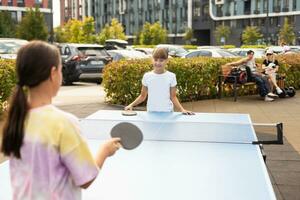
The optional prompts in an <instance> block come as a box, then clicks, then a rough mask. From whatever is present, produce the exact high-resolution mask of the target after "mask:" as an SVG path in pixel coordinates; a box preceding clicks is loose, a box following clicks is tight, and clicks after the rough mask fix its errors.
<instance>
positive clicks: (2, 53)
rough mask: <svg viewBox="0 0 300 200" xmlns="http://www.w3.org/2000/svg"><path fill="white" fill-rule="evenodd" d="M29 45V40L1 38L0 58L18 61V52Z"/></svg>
mask: <svg viewBox="0 0 300 200" xmlns="http://www.w3.org/2000/svg"><path fill="white" fill-rule="evenodd" d="M27 43H28V41H27V40H21V39H14V38H0V58H3V59H16V58H17V53H18V50H19V49H20V48H21V47H22V46H24V45H25V44H27Z"/></svg>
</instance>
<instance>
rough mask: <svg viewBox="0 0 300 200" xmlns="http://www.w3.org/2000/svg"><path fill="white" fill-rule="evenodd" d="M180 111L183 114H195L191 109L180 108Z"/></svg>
mask: <svg viewBox="0 0 300 200" xmlns="http://www.w3.org/2000/svg"><path fill="white" fill-rule="evenodd" d="M181 112H182V114H184V115H194V114H195V113H193V112H192V111H189V110H182V111H181Z"/></svg>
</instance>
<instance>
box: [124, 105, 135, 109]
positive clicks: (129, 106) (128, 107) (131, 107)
mask: <svg viewBox="0 0 300 200" xmlns="http://www.w3.org/2000/svg"><path fill="white" fill-rule="evenodd" d="M132 109H133V106H132V105H128V106H126V107H125V108H124V110H132Z"/></svg>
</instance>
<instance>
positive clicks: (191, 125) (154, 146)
mask: <svg viewBox="0 0 300 200" xmlns="http://www.w3.org/2000/svg"><path fill="white" fill-rule="evenodd" d="M121 112H122V111H111V110H101V111H98V112H96V113H94V114H92V115H90V116H89V117H87V118H85V119H83V120H81V122H80V125H81V128H82V134H83V135H84V136H85V137H86V138H87V141H88V144H89V146H90V149H91V151H92V152H93V153H94V154H95V153H96V152H97V150H98V148H99V146H100V145H101V143H102V142H103V141H104V140H105V139H109V138H110V130H111V129H112V127H113V126H114V125H116V124H118V123H120V122H130V123H133V124H135V125H137V126H138V127H139V128H140V129H141V130H142V132H143V135H144V141H143V142H142V144H141V145H140V146H139V147H137V148H136V149H134V150H131V151H128V150H124V149H120V150H119V151H118V152H117V153H116V154H115V155H114V156H113V157H110V158H109V159H108V160H107V161H106V163H105V164H104V166H103V168H102V170H101V172H100V174H99V176H98V177H97V179H96V180H95V182H94V183H93V184H92V185H91V186H90V187H89V188H88V189H87V190H83V192H82V196H83V199H85V200H90V199H91V200H94V199H103V200H179V199H180V200H182V199H185V200H199V199H203V200H273V199H276V197H275V194H274V190H273V188H272V184H271V181H270V178H269V175H268V172H267V168H266V165H265V163H264V160H263V156H262V154H261V149H260V147H259V145H256V144H253V142H257V141H258V139H257V137H256V134H255V132H254V128H253V125H252V122H251V119H250V117H249V115H247V114H222V113H196V114H195V115H193V116H186V115H182V114H181V113H176V112H174V113H148V112H137V115H136V116H123V115H122V114H121ZM0 177H1V187H0V199H1V200H6V199H10V197H11V188H10V180H9V167H8V162H5V163H3V164H1V165H0Z"/></svg>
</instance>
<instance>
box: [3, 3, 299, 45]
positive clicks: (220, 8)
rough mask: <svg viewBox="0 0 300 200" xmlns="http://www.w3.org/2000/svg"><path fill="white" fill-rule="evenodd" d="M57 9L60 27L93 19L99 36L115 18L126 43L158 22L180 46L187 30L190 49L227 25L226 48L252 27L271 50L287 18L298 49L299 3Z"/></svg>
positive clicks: (208, 42) (99, 5)
mask: <svg viewBox="0 0 300 200" xmlns="http://www.w3.org/2000/svg"><path fill="white" fill-rule="evenodd" d="M0 1H3V0H0ZM6 1H7V0H6ZM20 1H21V0H20ZM61 4H62V5H61V9H62V10H61V12H62V14H61V16H62V24H63V23H64V22H66V21H67V20H68V19H71V18H74V19H82V18H83V16H92V17H94V19H95V23H96V31H97V32H99V31H101V29H102V28H103V27H104V26H105V24H107V23H110V21H111V19H112V18H117V19H118V20H119V21H120V22H121V23H122V24H123V26H124V29H125V33H126V35H127V36H128V38H129V39H130V41H132V38H133V37H134V36H135V35H136V34H137V33H138V32H139V31H140V30H141V29H142V27H143V25H144V24H145V23H146V22H150V23H154V22H156V21H159V22H160V23H161V24H162V26H163V27H164V28H166V29H167V30H168V33H169V39H170V40H169V42H171V43H173V42H176V43H183V42H184V41H183V36H184V33H185V31H186V29H187V28H188V27H189V28H192V29H193V30H194V38H195V40H194V43H195V44H197V45H216V44H219V43H220V41H215V37H214V31H215V29H216V27H217V26H219V25H226V26H229V27H230V28H231V34H230V37H229V39H228V41H225V43H226V44H233V45H236V46H239V45H241V38H242V32H243V30H244V29H245V28H246V27H247V26H257V27H259V28H260V30H261V33H262V34H263V35H264V39H263V40H262V41H261V42H262V43H269V44H274V45H275V44H277V42H278V32H279V30H280V28H281V27H282V25H283V23H284V19H285V18H288V19H289V22H290V23H291V25H292V26H293V27H294V30H295V33H296V37H297V39H296V44H300V0H61Z"/></svg>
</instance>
